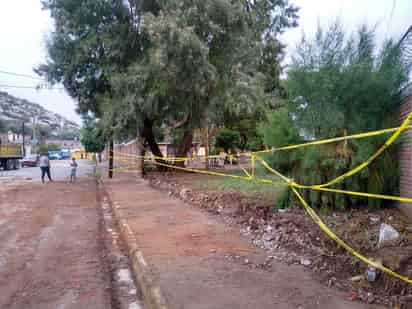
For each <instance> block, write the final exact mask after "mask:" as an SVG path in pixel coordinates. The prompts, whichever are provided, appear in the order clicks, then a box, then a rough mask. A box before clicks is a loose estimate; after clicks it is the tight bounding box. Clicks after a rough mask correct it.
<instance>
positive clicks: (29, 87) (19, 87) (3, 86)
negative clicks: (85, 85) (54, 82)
mask: <svg viewBox="0 0 412 309" xmlns="http://www.w3.org/2000/svg"><path fill="white" fill-rule="evenodd" d="M0 88H16V89H36V90H64V88H42V87H34V86H18V85H2V84H0Z"/></svg>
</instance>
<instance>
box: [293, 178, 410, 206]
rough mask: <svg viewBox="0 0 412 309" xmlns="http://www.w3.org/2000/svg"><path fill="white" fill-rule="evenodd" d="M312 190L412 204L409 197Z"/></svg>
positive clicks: (326, 189)
mask: <svg viewBox="0 0 412 309" xmlns="http://www.w3.org/2000/svg"><path fill="white" fill-rule="evenodd" d="M291 186H292V187H295V188H301V189H306V188H305V187H304V186H303V187H302V186H300V185H298V184H296V183H291ZM310 189H311V190H316V191H324V192H332V193H340V194H348V195H355V196H361V197H368V198H376V199H383V200H391V201H398V202H404V203H412V198H409V197H401V196H392V195H384V194H373V193H366V192H357V191H350V190H339V189H330V188H322V187H312V188H310Z"/></svg>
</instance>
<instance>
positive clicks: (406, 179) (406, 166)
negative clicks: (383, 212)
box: [399, 84, 412, 218]
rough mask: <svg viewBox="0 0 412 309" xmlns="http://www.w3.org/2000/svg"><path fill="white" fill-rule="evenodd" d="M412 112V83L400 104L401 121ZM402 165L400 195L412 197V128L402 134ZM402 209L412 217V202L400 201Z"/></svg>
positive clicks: (400, 158)
mask: <svg viewBox="0 0 412 309" xmlns="http://www.w3.org/2000/svg"><path fill="white" fill-rule="evenodd" d="M411 112H412V84H411V85H410V86H409V87H407V88H406V89H405V91H404V92H403V95H402V97H401V102H400V105H399V114H400V120H401V122H402V121H403V120H405V118H406V117H407V116H408V114H409V113H411ZM399 165H400V174H401V176H400V195H401V196H404V197H412V130H407V131H405V132H404V133H403V134H402V143H401V145H400V149H399ZM400 209H401V210H402V211H403V212H404V213H405V214H406V215H408V216H409V217H410V218H412V204H411V203H400Z"/></svg>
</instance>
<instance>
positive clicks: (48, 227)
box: [0, 180, 111, 309]
mask: <svg viewBox="0 0 412 309" xmlns="http://www.w3.org/2000/svg"><path fill="white" fill-rule="evenodd" d="M99 211H100V210H99V208H98V205H97V200H96V185H95V183H94V181H92V180H81V182H80V183H78V184H75V185H71V184H68V183H63V182H55V183H51V184H46V185H41V184H32V183H31V184H25V185H18V186H15V187H14V188H13V187H12V188H8V189H5V187H4V186H3V187H0V308H15V309H17V308H18V309H20V308H22V309H23V308H24V309H27V308H41V309H47V308H53V309H55V308H59V309H60V308H61V309H63V308H91V309H93V308H96V309H97V308H99V309H104V308H111V297H110V288H111V285H110V272H109V271H108V270H107V267H106V266H105V265H106V263H105V262H104V258H103V255H104V250H103V248H102V241H101V229H100V222H101V221H100V218H101V215H100V213H99Z"/></svg>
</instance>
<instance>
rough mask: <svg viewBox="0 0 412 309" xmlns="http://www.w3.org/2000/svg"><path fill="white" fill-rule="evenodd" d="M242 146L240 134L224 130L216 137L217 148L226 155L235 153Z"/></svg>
mask: <svg viewBox="0 0 412 309" xmlns="http://www.w3.org/2000/svg"><path fill="white" fill-rule="evenodd" d="M239 145H240V134H239V132H236V131H233V130H230V129H227V128H223V129H221V130H220V131H219V133H218V134H217V135H216V137H215V147H217V148H222V149H223V150H224V151H225V152H226V153H229V151H232V152H233V151H235V149H237V148H238V147H239Z"/></svg>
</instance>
